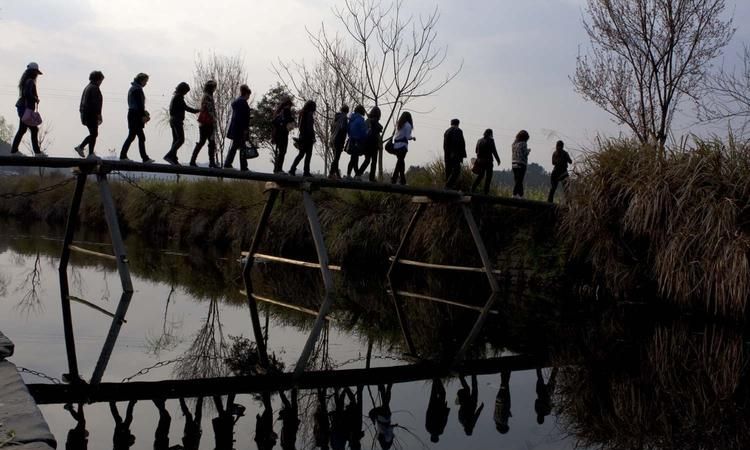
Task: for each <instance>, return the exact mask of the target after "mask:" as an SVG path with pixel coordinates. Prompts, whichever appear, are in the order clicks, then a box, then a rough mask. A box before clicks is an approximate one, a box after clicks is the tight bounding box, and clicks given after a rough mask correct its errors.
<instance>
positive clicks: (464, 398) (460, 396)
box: [456, 375, 484, 436]
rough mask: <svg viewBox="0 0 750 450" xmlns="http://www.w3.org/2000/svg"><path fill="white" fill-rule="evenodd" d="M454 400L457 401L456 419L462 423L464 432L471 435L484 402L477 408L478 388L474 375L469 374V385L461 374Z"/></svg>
mask: <svg viewBox="0 0 750 450" xmlns="http://www.w3.org/2000/svg"><path fill="white" fill-rule="evenodd" d="M456 402H457V403H458V421H459V422H460V423H461V425H463V427H464V433H466V435H467V436H471V434H472V433H473V432H474V427H475V426H476V424H477V420H478V419H479V414H480V413H481V412H482V409H484V403H482V404H481V405H479V408H477V403H478V402H479V388H478V386H477V376H476V375H472V376H471V387H469V384H468V383H467V382H466V378H464V377H463V376H461V389H459V390H458V393H457V394H456Z"/></svg>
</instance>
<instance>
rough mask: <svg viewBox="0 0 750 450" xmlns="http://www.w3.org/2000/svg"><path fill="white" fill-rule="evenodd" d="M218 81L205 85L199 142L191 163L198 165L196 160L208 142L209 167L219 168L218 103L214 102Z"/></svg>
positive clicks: (199, 123) (199, 119)
mask: <svg viewBox="0 0 750 450" xmlns="http://www.w3.org/2000/svg"><path fill="white" fill-rule="evenodd" d="M216 86H217V85H216V82H215V81H214V80H208V81H206V84H204V85H203V97H202V98H201V107H200V112H199V113H198V142H196V144H195V148H194V149H193V156H192V157H191V158H190V165H191V166H193V167H197V166H198V163H196V162H195V160H196V159H197V158H198V153H200V151H201V149H202V148H203V145H205V144H206V142H208V167H212V168H217V167H219V166H217V165H216V137H215V134H216V133H215V131H216V120H217V116H216V103H215V102H214V92H216Z"/></svg>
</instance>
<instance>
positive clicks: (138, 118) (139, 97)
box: [120, 73, 154, 163]
mask: <svg viewBox="0 0 750 450" xmlns="http://www.w3.org/2000/svg"><path fill="white" fill-rule="evenodd" d="M147 83H148V75H146V74H145V73H139V74H138V75H136V76H135V78H134V79H133V82H132V83H130V89H129V90H128V137H127V138H126V139H125V143H123V144H122V150H121V151H120V160H124V161H130V159H128V149H129V148H130V144H132V143H133V141H134V140H135V138H136V137H137V138H138V151H139V152H140V154H141V160H143V162H144V163H152V162H154V160H153V159H151V158H149V157H148V155H147V154H146V135H145V134H144V133H143V127H144V126H145V125H146V122H148V121H149V120H150V119H151V117H150V115H149V113H148V111H146V95H145V94H144V93H143V88H144V87H146V84H147Z"/></svg>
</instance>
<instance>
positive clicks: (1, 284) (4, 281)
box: [0, 273, 10, 297]
mask: <svg viewBox="0 0 750 450" xmlns="http://www.w3.org/2000/svg"><path fill="white" fill-rule="evenodd" d="M9 284H10V277H9V276H7V275H5V274H4V273H0V297H5V296H6V295H7V294H8V285H9Z"/></svg>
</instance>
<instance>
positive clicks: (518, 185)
mask: <svg viewBox="0 0 750 450" xmlns="http://www.w3.org/2000/svg"><path fill="white" fill-rule="evenodd" d="M527 142H529V133H528V132H527V131H526V130H521V131H519V132H518V134H517V135H516V140H515V141H514V142H513V161H512V167H513V183H514V184H513V197H519V198H522V197H523V179H524V177H525V176H526V165H527V164H528V163H529V151H530V150H529V147H528V145H527Z"/></svg>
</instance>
